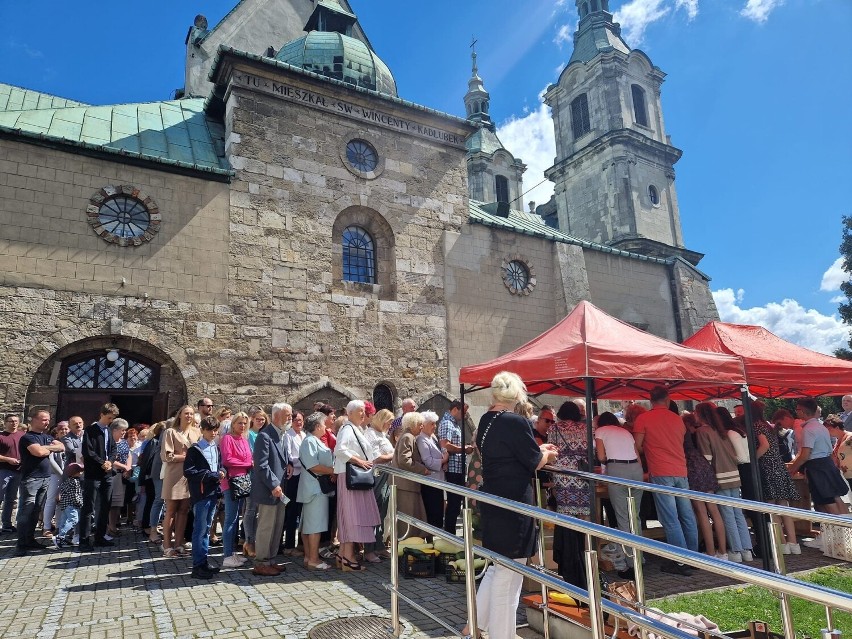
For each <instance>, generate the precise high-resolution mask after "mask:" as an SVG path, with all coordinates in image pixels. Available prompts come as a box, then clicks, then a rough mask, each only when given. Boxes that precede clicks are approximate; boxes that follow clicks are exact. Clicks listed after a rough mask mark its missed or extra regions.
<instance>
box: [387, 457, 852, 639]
mask: <svg viewBox="0 0 852 639" xmlns="http://www.w3.org/2000/svg"><path fill="white" fill-rule="evenodd" d="M377 468H378V469H379V470H380V471H381V472H385V473H387V474H389V475H391V476H392V485H391V492H392V498H391V502H390V505H391V512H392V514H393V515H394V526H393V530H392V534H391V542H392V545H393V548H392V556H393V557H394V559H395V558H396V556H397V543H398V540H397V535H396V526H395V519H397V518H398V519H399V520H401V521H404V522H408V523H409V524H413V525H415V526H417V527H418V528H420V529H421V530H424V532H428V533H429V534H432V535H437V536H441V537H446V538H448V539H455V540H458V537H456V535H453V534H452V533H447V532H446V531H443V530H441V529H438V528H435V527H433V526H430V525H429V524H426V523H424V522H421V521H419V520H417V519H416V518H414V517H411V516H409V515H406V514H402V513H397V511H396V482H395V479H394V477H397V476H398V477H402V478H405V479H408V480H411V481H413V482H415V483H417V484H422V485H426V486H432V487H434V488H438V489H441V490H444V491H446V492H449V493H454V494H457V495H461V496H462V497H464V500H465V509H464V513H463V514H464V535H465V537H464V539H463V541H464V545H465V550H466V551H467V552H466V553H465V557H466V559H467V561H468V567H467V573H466V587H467V602H468V618H469V623H470V627H471V628H475V627H476V614H475V613H476V611H475V582H474V577H473V554H474V553H475V554H477V555H480V556H482V557H486V558H488V559H490V560H491V561H493V562H494V563H495V564H498V565H501V566H504V567H506V568H508V569H510V570H514V571H515V572H519V573H521V574H523V575H525V576H527V577H529V578H531V579H533V580H535V581H537V582H538V583H541V584H543V585H544V586H545V587H546V588H551V589H553V590H557V591H559V592H564V593H566V594H568V595H571V596H576V597H578V598H580V599H584V600H588V602H589V605H590V612H591V621H592V632H593V636H594V638H595V639H601V638H602V636H603V634H602V628H603V625H602V620H601V614H602V612H603V611H606V612H610V613H612V614H615V615H616V616H619V617H622V618H624V619H628V620H629V621H632V622H634V623H636V624H637V625H638V626H639V627H640V628H642V629H643V630H645V631H650V632H654V633H656V634H664V635H667V636H671V637H686V636H687V635H684V634H683V633H681V632H679V631H674V629H673V628H671V627H670V626H666V625H664V624H659V622H655V621H654V620H653V619H649V618H647V617H645V616H644V615H642V614H640V613H636V612H635V611H633V610H631V609H629V608H625V607H623V606H620V605H618V604H616V603H613V602H610V601H601V600H600V597H599V592H597V591H596V588H598V587H599V585H598V584H597V553H596V552H595V551H593V550H588V551H586V563H587V570H588V574H589V590H588V591H584V590H582V589H580V588H578V587H576V586H573V585H572V584H568V583H566V582H564V581H562V580H560V579H557V578H556V577H553V576H551V575H548V574H547V573H544V572H541V571H539V570H537V569H536V568H531V567H528V566H525V565H521V564H518V563H517V562H515V561H513V560H512V559H509V558H506V557H503V556H502V555H498V554H496V553H493V552H491V551H489V550H487V549H485V548H482V547H480V546H473V545H472V527H471V525H470V515H471V510H470V508H469V503H468V500H469V499H474V500H476V501H479V502H481V503H487V504H491V505H493V506H497V507H500V508H507V509H509V510H511V511H513V512H516V513H519V514H523V515H527V516H529V517H532V518H534V519H537V520H539V521H541V522H550V523H552V524H554V525H558V526H562V527H565V528H569V529H571V530H575V531H579V532H581V533H584V534H585V535H586V537H587V539H588V540H589V547H590V548H591V539H592V538H595V537H597V538H602V539H606V540H611V541H614V542H616V543H619V544H622V545H625V546H629V547H632V548H634V549H635V550H636V551H637V552H636V562H641V554H640V553H641V552H643V551H647V552H651V553H652V554H655V555H658V556H661V557H663V558H666V559H669V560H672V561H676V562H681V563H686V564H688V565H691V566H695V567H698V568H701V569H704V570H708V571H710V572H714V573H717V574H721V575H724V576H730V569H731V565H730V563H729V562H727V561H721V560H719V559H716V558H715V557H710V556H707V555H703V554H700V553H697V552H694V551H690V550H686V549H683V548H678V547H677V546H671V545H669V544H666V543H663V542H660V541H656V540H653V539H646V538H644V537H642V536H639V535H635V534H630V533H625V532H623V531H621V530H618V529H614V528H609V527H606V526H602V525H600V524H596V523H593V522H588V521H584V520H581V519H576V518H574V517H569V516H567V515H561V514H558V513H553V512H551V511H549V510H544V509H542V508H537V507H534V506H530V505H528V504H524V503H521V502H517V501H513V500H509V499H504V498H502V497H497V496H494V495H490V494H488V493H484V492H481V491H476V490H471V489H469V488H466V487H462V486H458V485H455V484H450V483H448V482H446V481H441V480H436V479H432V478H430V477H426V476H423V475H417V474H414V473H411V472H408V471H404V470H401V469H399V468H394V467H391V466H386V465H379V466H377ZM552 470H555V471H561V469H556V468H553V469H552ZM567 472H568V473H570V474H574V475H576V476H579V477H583V478H587V479H589V480H592V481H597V480H604V481H606V480H607V479H609V478H608V477H607V476H601V475H596V474H592V473H584V472H582V471H567ZM613 483H622V484H626V485H628V486H630V487H633V488H637V489H641V490H648V489H651V490H654V489H656V490H658V491H659V492H665V493H670V494H675V495H677V496H682V497H686V498H689V499H692V498H693V496H695V498H700V499H701V500H702V501H718V503H722V502H723V501H727V502H731V503H730V504H729V505H731V506H733V507H736V508H742V507H743V504H744V503H746V504H752V503H754V504H755V505H756V506H759V507H762V508H766V509H768V511H767V512H768V514H774V515H787V514H794V513H795V514H796V515H799V516H801V509H789V508H786V507H783V506H774V505H769V504H763V503H758V502H750V501H748V500H738V499H735V498H726V497H721V496H716V497H717V498H718V500H717V499H714V497H712V496H711V497H708V495H707V494H704V493H696V492H694V491H689V490H684V489H676V488H671V487H661V486H658V485H656V484H645V483H644V482H633V481H631V480H622V479H617V478H614V481H613ZM631 502H633V499H632V497H631ZM748 508H751V507H750V506H748ZM631 509H632V510H633V511H634V512H635V502H633V503H632V504H631ZM756 510H757V509H756ZM785 510H792V511H794V512H793V513H788V512H785ZM822 517H826V518H827V522H829V523H839V524H841V525H847V526H848V525H849V520H848V519H847V520H845V521H843V518H841V517H837V516H831V515H823V516H822ZM836 520H840V521H836ZM779 535H780V525H777V524H775V535H774V537H773V538H772V539H771V542H772V551H773V552H774V554H775V555H776V558H779V557H780V555H781V549H780V543H779ZM471 550H472V551H473V552H470V551H471ZM779 561H783V560H779ZM397 565H398V564H397V562H396V561H392V572H393V574H392V579H393V580H394V581H393V584H392V587H391V613H392V617H393V618H394V633H395V634H397V636H398V634H399V632H400V631H401V626H400V625H399V620H398V612H399V611H398V597H399V593H398V592H397V588H398V581H397V580H398V570H397ZM779 565H783V564H779ZM737 569H738V575H737V576H738V578H739V579H740V580H742V581H744V582H746V583H749V584H753V585H758V586H763V587H765V588H768V589H769V590H772V591H775V592H777V593H780V594H781V606H782V623H783V624H784V634H785V636H786V637H788V638H792V637H793V636H794V629H793V624H792V616H791V614H790V611H789V601H788V599H789V597H798V598H801V599H806V600H809V601H813V602H815V603H818V604H820V605H823V606H825V607H826V617H827V620H828V626H829V629H831V626H832V609H838V610H842V611H846V612H852V596H850V595H849V594H847V593H844V592H841V591H837V590H834V589H831V588H826V587H824V586H819V585H815V584H809V583H805V582H802V581H799V580H797V579H794V578H791V577H788V576H786V575H783V574H775V573H771V572H768V571H765V570H762V569H758V568H754V567H751V566H747V565H738V566H737ZM592 576H593V577H594V579H592ZM638 581H641V570H638V569H637V582H638ZM637 590H639V591H640V592H641V591H644V587H643V585H641V584H638V583H637ZM643 599H644V598H643V597H642V596H641V595H640V604H641V605H644V601H643ZM543 604H544V605H545V606H546V600H545V601H544V602H543ZM545 622H547V619H546V618H545ZM545 627H546V626H545ZM643 634H644V633H643Z"/></svg>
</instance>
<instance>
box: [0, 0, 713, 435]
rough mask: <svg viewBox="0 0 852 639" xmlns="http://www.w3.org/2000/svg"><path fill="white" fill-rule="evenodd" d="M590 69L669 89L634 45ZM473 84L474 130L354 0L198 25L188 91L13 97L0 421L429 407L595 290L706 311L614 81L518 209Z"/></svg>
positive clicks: (663, 307)
mask: <svg viewBox="0 0 852 639" xmlns="http://www.w3.org/2000/svg"><path fill="white" fill-rule="evenodd" d="M605 4H606V3H604V5H603V6H601V5H596V6H597V10H596V11H593V10H589V11H588V12H587V15H586V16H584V17H583V19H582V20H581V22H580V29H579V30H578V41H577V44H576V46H575V48H578V47H584V46H585V45H584V41H583V40H582V33H583V29H584V27H587V26H588V25H589V24H591V23H592V22H594V26H595V28H596V29H598V28H601V25H603V28H604V29H608V30H609V31H607V33H609V34H610V35H611V36H612V37H616V38H617V39H618V40H619V41H620V36H618V34H617V25H613V24H612V21H611V18H612V16H611V15H610V14H609V13H608V12H607V11H606V6H605ZM580 9H581V15H582V11H583V9H582V3H581V6H580ZM303 29H304V30H303ZM252 34H255V37H252ZM624 46H625V47H626V45H624ZM583 50H584V51H586V49H583ZM329 51H331V54H330V53H329ZM587 53H588V52H587ZM597 56H599V57H600V58H601V59H603V58H607V56H609V57H611V58H613V59H614V60H615V62H612V61H610V62H609V64H620V65H622V68H627V69H628V70H629V73H628V75H630V74H635V73H642V72H644V73H645V74H646V75H649V77H652V78H653V77H657V76H659V75H660V74H661V72H659V70H658V69H656V68H655V67H647V65H646V67H647V68H646V67H642V65H639V67H640V70H639V71H636V70H635V69H634V68H633V66H631V65H634V66H635V64H634V63H632V62H631V60H632V58H631V57H630V56H633V57H634V58H636V57H639V58H641V59H640V62H642V63H643V64H645V62H646V61H647V57H646V56H644V54H641V55H640V54H639V53H637V52H631V51H629V50H628V51H626V52H622V51H620V50H618V48H612V49H611V50H606V51H602V52H598V54H597ZM622 58H624V59H625V60H626V62H625V61H624V60H622ZM590 59H596V58H595V56H594V55H593V56H592V58H590ZM601 64H603V63H601ZM572 66H574V65H569V66H568V67H567V68H566V71H565V72H564V73H563V77H562V78H561V79H560V81H559V83H558V85H557V86H556V87H552V88H551V90H550V91H549V92H548V96H547V99H548V100H549V101H551V102H552V106H553V108H554V117H555V119H556V127H557V128H556V130H557V134H558V135H557V139H559V136H560V135H561V133H560V129H561V128H563V127H564V123H562V124H560V122H562V120H563V119H564V117H565V116H563V115H561V111H560V108H561V107H560V106H559V104H561V101H563V100H568V99H569V98H571V97H572V95H573V94H572V93H571V92H572V91H575V93H576V90H575V89H576V87H578V86H581V85H582V82H580V83H579V84H578V81H577V80H576V79H572V78H573V76H572V75H571V74H572V73H573V70H572ZM583 66H588V65H585V64H584V65H583ZM586 73H587V74H588V73H589V72H586ZM566 74H567V75H566ZM603 75H605V76H607V77H609V74H603ZM473 76H474V79H472V81H471V84H470V85H469V92H468V95H467V97H466V98H465V111H466V113H465V116H466V117H465V118H459V117H455V116H451V115H447V114H444V113H439V112H436V111H434V110H432V109H429V108H427V107H424V106H418V105H414V104H412V103H410V102H406V101H404V100H402V99H400V98H399V97H398V96H397V94H396V86H395V82H394V80H393V76H392V73H391V72H390V70H389V69H388V68H387V67H386V65H384V63H383V62H382V61H381V60H380V58H378V56H377V55H376V53H375V52H374V51H373V50H372V48H371V46H370V44H369V40H368V39H367V37H366V35H365V34H364V32H363V30H362V29H361V26H360V25H359V23H358V22H357V18H356V16H355V15H354V13H353V10H352V7H351V6H349V4H347V3H345V2H340V3H338V2H337V1H336V0H316V1H314V0H289V1H288V2H276V3H272V2H268V1H265V0H243V2H241V3H239V4H238V5H237V7H235V9H234V11H232V12H231V13H230V14H228V16H226V17H225V18H224V19H223V20H222V22H220V24H219V25H217V26H216V27H214V28H213V29H210V30H208V29H207V24H206V20H204V19H203V18H201V17H200V16H199V18H197V19H196V21H195V25H194V26H193V27H192V28H190V30H189V33H188V36H187V75H186V86H185V87H184V90H183V95H182V97H181V98H179V99H176V100H170V101H164V102H156V103H147V104H139V105H114V106H109V105H108V106H92V105H85V104H81V103H77V102H74V101H71V100H67V99H64V98H59V97H56V96H50V95H46V94H41V93H36V92H34V91H28V90H26V89H20V88H17V87H11V86H9V85H0V266H2V268H0V318H1V319H0V344H2V345H3V348H4V352H5V357H4V358H3V363H2V375H0V410H3V411H23V410H26V409H28V408H30V407H33V406H47V407H49V408H50V409H52V410H53V411H54V413H56V414H57V417H59V418H67V417H68V416H69V415H71V414H74V413H79V414H82V415H83V416H84V417H85V418H86V419H91V418H94V417H95V415H94V413H95V411H96V407H97V406H98V405H99V404H100V403H103V402H105V401H115V402H116V403H118V404H119V406H120V407H121V408H122V410H123V412H124V413H125V414H126V415H127V416H128V418H129V419H131V420H138V421H149V420H153V419H158V418H162V417H164V416H165V415H167V414H169V413H171V412H172V411H174V410H175V409H176V408H178V407H179V406H180V405H181V404H183V403H185V402H186V401H191V402H194V401H195V400H196V399H197V398H198V397H200V396H202V395H208V396H210V397H212V398H213V399H214V401H215V402H216V403H227V404H229V405H231V406H234V407H235V408H237V407H239V408H245V407H248V406H249V405H252V404H261V405H268V404H270V403H272V402H273V401H277V400H280V399H282V398H284V399H286V400H288V401H290V402H291V403H294V404H295V405H297V406H308V405H310V404H311V403H312V402H313V401H314V400H316V399H323V400H327V401H331V402H333V403H335V404H339V403H340V402H342V401H344V399H347V398H352V397H359V398H374V399H375V400H376V401H377V403H378V404H380V405H382V404H383V405H389V406H398V404H399V401H400V400H401V399H402V398H403V397H405V396H408V395H411V396H413V397H415V398H416V399H417V400H418V401H420V402H421V403H423V402H425V403H427V404H429V405H431V406H434V407H436V408H440V407H442V406H443V405H444V404H445V403H446V401H447V398H448V397H452V396H455V395H456V394H457V392H458V387H457V381H456V380H457V375H458V370H459V368H460V367H462V366H464V365H467V364H470V363H475V362H478V361H483V360H485V359H487V358H490V357H494V356H497V355H499V354H502V353H505V352H507V351H509V350H511V349H514V348H516V347H517V346H519V345H521V344H522V343H524V342H526V341H528V340H529V339H531V338H533V337H535V336H536V335H538V334H539V333H541V332H543V331H544V330H546V329H548V328H549V327H551V326H552V325H553V324H554V323H556V322H557V321H559V320H560V319H561V318H563V317H564V316H565V315H566V314H567V313H568V312H570V310H571V309H572V308H573V307H574V305H575V304H576V303H577V302H578V301H579V300H581V299H589V300H591V301H592V302H593V303H595V304H596V305H598V306H600V307H601V308H602V309H604V310H606V311H607V312H609V313H611V314H613V315H615V316H617V317H620V318H622V319H624V320H625V321H628V322H631V323H633V324H634V325H636V326H640V327H642V328H645V329H647V330H649V331H651V332H654V333H656V334H658V335H661V336H663V337H667V338H669V339H673V340H680V339H683V338H685V337H687V336H688V335H690V334H692V332H694V331H695V330H697V329H698V328H700V327H701V326H702V325H703V324H704V323H705V322H706V321H708V320H709V319H714V318H715V316H716V311H715V306H714V305H713V302H712V298H711V296H710V293H709V287H708V280H707V277H706V276H705V275H703V274H702V273H701V272H700V271H699V270H698V269H697V268H696V267H695V264H696V263H697V259H700V254H697V253H694V252H691V251H688V250H686V249H685V248H684V247H683V246H682V239H681V238H680V225H679V218H678V217H677V216H678V215H679V214H678V212H677V202H676V199H675V197H674V191H673V185H671V184H670V183H669V184H666V186H665V187H663V186H662V185H663V184H664V183H663V182H660V185H661V186H660V193H661V201H662V202H664V203H665V206H664V208H665V211H666V215H667V216H668V222H666V223H665V224H644V223H642V222H640V217H641V216H642V215H644V213H642V212H640V211H639V209H638V208H636V202H638V201H639V200H640V199H641V197H640V196H637V195H635V193H639V192H640V191H641V190H642V189H646V188H647V187H646V186H644V184H643V183H642V182H643V180H644V179H645V178H644V177H643V175H645V174H648V175H652V179H653V180H658V179H662V178H658V174H659V175H663V176H665V175H669V174H670V175H671V178H666V179H673V170H672V169H671V165H672V164H673V162H674V161H676V156H677V157H679V152H678V151H677V150H676V149H673V147H671V146H670V145H668V142H667V141H666V140H665V138H664V137H661V136H664V133H663V130H662V129H660V130H658V131H656V132H655V133H654V134H653V135H652V134H651V133H650V132H648V131H645V130H644V129H641V130H640V129H637V131H638V133H636V132H633V133H631V132H630V131H626V132H625V131H622V132H620V133H619V132H618V131H617V130H616V129H614V127H615V126H616V125H617V124H618V123H617V122H615V120H617V118H615V117H614V116H612V114H610V117H609V120H607V119H606V118H605V117H604V116H603V114H602V113H601V109H604V110H605V109H607V108H610V107H611V106H612V104H613V100H614V98H613V97H612V95H614V94H615V93H617V91H616V90H615V89H614V88H607V87H599V86H598V85H596V84H594V83H592V84H591V85H582V86H589V92H590V93H593V92H594V91H600V92H601V95H604V94H607V95H609V94H612V95H610V97H609V98H606V99H603V102H602V104H604V105H605V106H603V107H601V109H598V108H597V107H595V106H594V104H596V103H595V101H594V100H592V102H591V109H592V110H591V111H590V114H589V115H590V116H591V118H590V119H591V120H594V121H595V130H594V131H593V132H592V131H588V132H586V133H587V134H588V137H589V141H588V142H589V143H588V144H585V146H584V149H575V148H573V147H572V146H571V145H570V144H567V143H565V144H563V143H561V142H558V149H559V153H560V156H559V157H558V158H557V162H556V164H555V165H554V167H553V168H552V169H551V170H550V173H551V179H553V180H554V182H555V184H556V195H555V197H554V199H553V200H551V202H550V203H548V204H547V205H543V206H542V207H539V209H538V212H531V211H522V210H519V209H522V208H523V207H522V206H518V205H517V204H518V202H519V201H520V198H521V197H522V196H523V187H522V174H523V169H524V168H525V167H524V166H523V162H522V161H521V160H520V159H517V158H516V157H515V156H514V155H512V154H511V153H510V152H509V151H508V150H506V149H503V148H502V144H500V142H499V139H498V138H497V135H496V132H495V129H494V128H493V124H492V123H491V122H490V118H489V117H488V102H489V101H490V96H489V95H488V94H487V91H485V89H484V85H483V83H482V81H481V80H479V81H475V80H476V79H478V75H477V72H476V68H475V63H474V73H473ZM631 77H632V76H631ZM566 78H568V80H566ZM584 81H588V82H592V79H591V78H589V77H585V79H584ZM624 82H627V80H625V81H624ZM621 84H624V83H621ZM655 86H656V89H654V87H653V86H652V87H650V88H649V89H648V90H647V91H646V95H650V96H654V90H657V89H658V88H659V85H658V84H657V85H655ZM572 99H573V98H572ZM595 99H597V98H595ZM474 102H476V104H474ZM557 103H559V104H557ZM569 104H570V100H569ZM658 108H659V95H658V94H656V98H655V101H654V102H653V105H652V106H651V108H650V109H649V112H653V113H655V114H656V113H657V112H656V111H654V109H658ZM654 117H658V116H657V115H655V116H654ZM658 121H659V123H660V125H659V126H660V127H662V118H661V115H659V117H658ZM618 126H621V127H622V129H625V128H628V129H629V128H630V127H629V126H628V125H625V124H624V122H621V124H620V125H618ZM600 136H603V137H606V136H610V138H608V139H607V140H604V141H603V142H592V141H591V140H592V138H594V139H597V137H600ZM643 136H644V137H643ZM616 138H617V140H616V141H614V142H613V141H611V139H616ZM645 138H648V139H645ZM584 142H585V141H584ZM619 144H620V145H621V146H618V145H619ZM591 147H595V148H594V149H591ZM600 149H606V150H605V151H602V150H600ZM584 154H585V155H584ZM624 157H628V159H627V160H626V162H627V164H626V165H624V164H623V161H622V159H621V158H624ZM630 158H634V160H631V159H630ZM631 161H633V162H634V163H633V164H630V162H631ZM601 162H610V163H614V164H613V168H612V173H614V174H619V172H622V171H623V170H624V167H625V166H627V167H628V170H632V171H633V173H631V176H632V179H633V182H629V190H630V192H631V193H632V192H633V191H635V193H633V195H631V196H628V195H624V197H622V194H625V193H627V191H618V190H617V189H616V191H617V193H614V194H613V193H610V192H609V189H610V188H615V187H614V186H613V183H612V179H611V178H610V177H607V176H601V175H598V177H597V178H596V179H598V180H599V181H600V184H597V185H594V184H593V183H592V182H593V181H594V180H593V179H592V178H591V177H590V176H589V175H585V174H583V170H584V169H583V168H582V167H584V166H592V165H598V164H600V163H601ZM630 167H640V168H634V169H630ZM643 171H644V173H643ZM573 175H581V176H582V177H581V178H578V179H581V182H582V187H581V191H582V193H586V194H587V195H582V197H580V195H578V194H582V193H581V191H578V190H577V189H575V188H574V187H573V186H571V184H572V176H573ZM501 178H502V181H501ZM593 193H597V194H598V195H588V194H593ZM598 196H599V202H598V204H597V206H598V209H597V210H598V214H599V215H607V216H609V218H608V219H610V220H615V219H616V218H617V219H618V220H623V219H627V222H626V223H625V224H621V223H620V222H619V223H618V224H616V223H615V222H610V221H606V222H601V223H600V224H597V225H596V226H595V225H594V224H586V223H585V222H583V223H582V224H580V223H575V219H583V220H588V219H592V218H593V217H594V216H595V213H594V209H595V203H594V199H595V197H598ZM613 197H614V198H615V199H617V200H619V198H620V200H619V201H621V200H624V201H625V202H626V204H625V206H626V208H625V209H624V210H627V211H633V213H632V215H634V217H635V220H636V222H635V223H631V222H630V219H631V218H630V214H625V213H624V212H623V211H622V209H619V208H618V207H613V205H612V198H613ZM577 198H579V199H577ZM607 198H609V199H607ZM631 198H632V199H631ZM575 200H576V201H575ZM580 200H582V201H580ZM631 201H632V205H631ZM631 206H632V208H631ZM625 215H626V218H625ZM577 216H579V217H577ZM557 221H558V222H557ZM616 226H617V227H618V229H619V233H620V234H613V235H609V236H603V235H601V236H600V237H597V236H595V237H591V231H589V229H592V227H595V228H615V227H616ZM666 226H667V228H668V230H665V229H664V230H659V229H663V227H666ZM577 229H581V230H582V232H583V233H587V231H588V233H587V236H584V235H582V233H580V232H579V231H578V230H577ZM622 230H623V231H624V232H621V231H622ZM672 230H674V231H675V233H674V235H672V234H671V231H672ZM572 233H573V234H572ZM595 233H597V231H595ZM667 233H669V234H667ZM480 395H483V394H480ZM470 399H471V401H472V403H474V404H475V405H477V404H483V403H485V402H487V398H486V397H484V395H483V396H482V397H478V396H477V395H473V396H471V397H470Z"/></svg>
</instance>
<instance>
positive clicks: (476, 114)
mask: <svg viewBox="0 0 852 639" xmlns="http://www.w3.org/2000/svg"><path fill="white" fill-rule="evenodd" d="M470 59H471V63H472V70H471V77H470V80H468V82H467V93H466V94H465V96H464V107H465V112H466V113H467V119H468V120H469V121H470V122H474V123H481V124H484V125H486V126H488V127H490V128H493V127H494V124H493V123H492V122H491V116H490V115H488V107H489V102H490V101H491V96H490V95H489V93H488V91H487V90H486V89H485V85H484V84H483V82H482V78H480V77H479V67H478V66H477V61H476V39H475V38H474V39H472V40H471V43H470Z"/></svg>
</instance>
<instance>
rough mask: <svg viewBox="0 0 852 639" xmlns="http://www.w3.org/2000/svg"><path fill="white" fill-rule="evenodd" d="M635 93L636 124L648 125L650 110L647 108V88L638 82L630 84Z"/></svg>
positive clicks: (632, 91)
mask: <svg viewBox="0 0 852 639" xmlns="http://www.w3.org/2000/svg"><path fill="white" fill-rule="evenodd" d="M630 92H631V93H632V94H633V119H634V120H635V121H636V124H641V125H642V126H648V110H647V109H646V108H645V90H644V89H643V88H642V87H640V86H639V85H638V84H633V85H631V86H630Z"/></svg>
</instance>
